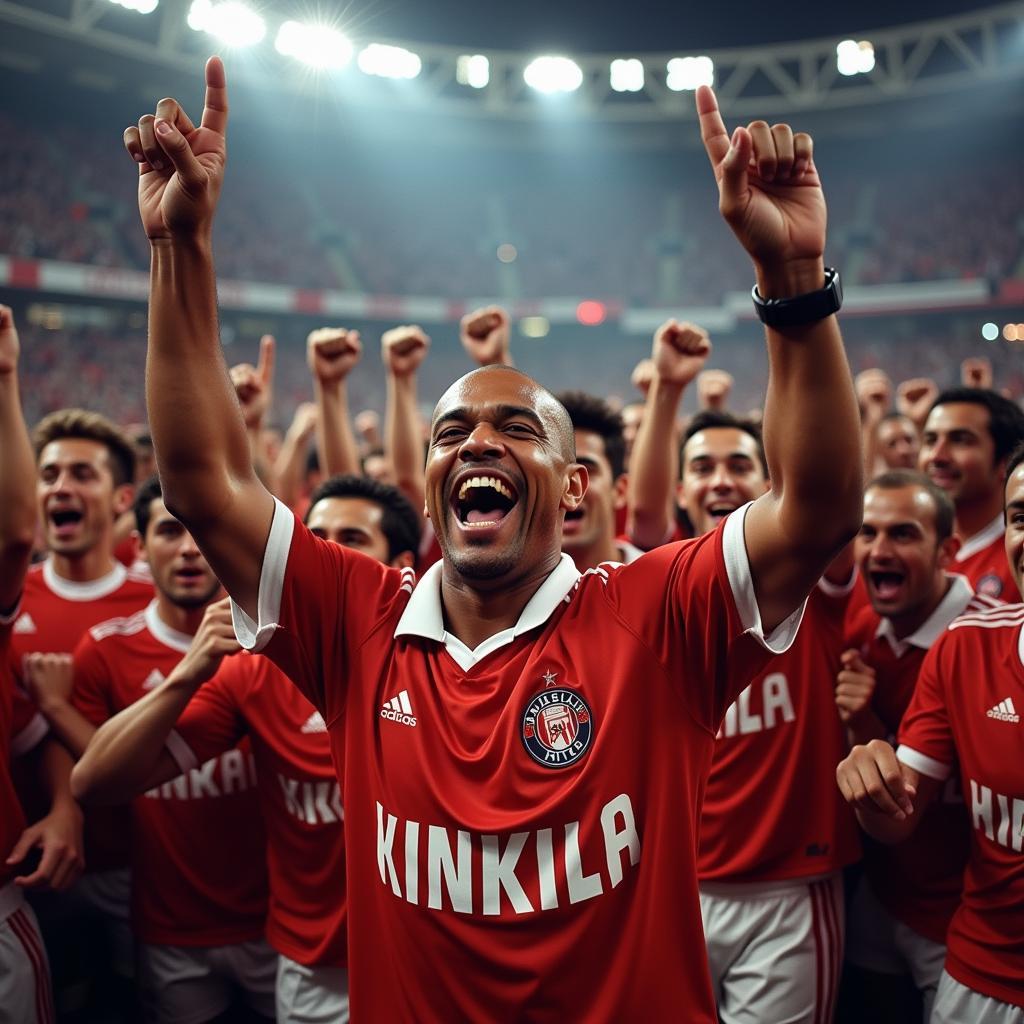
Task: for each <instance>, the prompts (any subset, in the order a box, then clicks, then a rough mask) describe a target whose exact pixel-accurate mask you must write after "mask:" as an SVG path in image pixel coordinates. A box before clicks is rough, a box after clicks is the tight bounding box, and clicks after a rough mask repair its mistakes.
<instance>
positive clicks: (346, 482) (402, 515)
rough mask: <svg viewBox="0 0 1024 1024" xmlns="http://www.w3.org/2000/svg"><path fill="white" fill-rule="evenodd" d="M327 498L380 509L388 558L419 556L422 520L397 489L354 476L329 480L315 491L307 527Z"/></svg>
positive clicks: (308, 513) (342, 475) (335, 477)
mask: <svg viewBox="0 0 1024 1024" xmlns="http://www.w3.org/2000/svg"><path fill="white" fill-rule="evenodd" d="M325 498H365V499H366V500H367V501H372V502H374V503H375V504H377V505H379V506H380V508H381V513H382V515H381V520H380V528H381V532H382V533H383V534H384V536H385V537H386V538H387V542H388V558H397V557H398V556H399V555H401V554H404V553H405V552H406V551H411V552H412V554H413V557H415V556H416V553H417V552H418V551H419V546H420V519H419V516H418V515H416V510H415V509H414V508H413V507H412V505H411V503H410V502H409V500H408V499H407V498H406V497H405V495H404V494H402V492H401V491H400V490H399V489H398V488H397V487H392V486H391V485H390V484H382V483H379V482H378V481H377V480H371V479H370V478H369V477H368V476H356V475H355V474H354V473H345V474H340V475H338V476H330V477H328V478H327V479H326V480H324V481H323V482H322V483H321V484H319V485H318V486H317V487H315V488H314V490H313V493H312V494H311V495H310V496H309V509H308V510H307V512H306V519H305V521H306V522H307V523H308V522H309V516H310V513H311V512H312V511H313V509H314V508H315V507H316V505H317V503H318V502H321V501H323V500H324V499H325Z"/></svg>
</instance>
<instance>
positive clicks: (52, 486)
mask: <svg viewBox="0 0 1024 1024" xmlns="http://www.w3.org/2000/svg"><path fill="white" fill-rule="evenodd" d="M36 494H37V497H38V500H39V513H40V516H41V517H42V522H43V527H44V530H45V535H46V546H47V547H48V548H49V550H50V551H52V552H54V553H56V554H59V555H64V556H67V557H70V558H74V557H75V556H76V555H84V554H86V553H87V552H89V551H92V550H93V549H94V548H95V547H96V546H97V545H98V544H102V543H110V537H111V531H112V529H113V525H114V519H115V518H116V517H117V516H118V515H120V514H121V513H122V512H124V511H125V510H126V509H127V508H128V506H129V504H130V502H131V489H130V488H128V487H124V486H122V487H118V486H117V485H116V484H115V482H114V475H113V472H112V468H111V463H110V452H109V451H108V449H107V446H106V445H104V444H102V443H101V442H99V441H92V440H88V439H86V438H62V439H61V440H59V441H51V442H50V443H49V444H48V445H46V446H45V447H44V448H43V449H42V451H41V452H40V453H39V476H38V482H37V484H36Z"/></svg>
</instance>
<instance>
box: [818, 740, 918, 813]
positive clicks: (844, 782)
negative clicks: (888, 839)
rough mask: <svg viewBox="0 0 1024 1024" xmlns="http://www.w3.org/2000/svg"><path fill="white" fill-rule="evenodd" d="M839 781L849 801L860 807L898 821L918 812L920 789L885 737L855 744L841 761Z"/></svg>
mask: <svg viewBox="0 0 1024 1024" xmlns="http://www.w3.org/2000/svg"><path fill="white" fill-rule="evenodd" d="M836 782H837V783H838V784H839V789H840V791H841V792H842V794H843V796H844V797H845V798H846V801H847V803H850V804H853V806H854V807H856V808H857V809H859V810H863V811H867V812H868V813H874V814H884V815H886V816H888V817H890V818H893V819H894V820H896V821H903V820H904V819H905V818H907V817H908V816H909V815H911V814H913V812H914V797H915V796H917V790H916V788H915V787H914V785H913V784H912V783H911V782H910V781H909V780H908V779H907V778H905V777H904V771H903V766H902V765H901V764H900V762H899V760H898V759H897V757H896V751H895V750H893V748H892V745H891V744H889V743H887V742H886V741H885V740H872V741H871V742H870V743H868V744H866V745H864V746H856V747H854V748H853V750H851V751H850V754H849V756H848V757H847V758H846V759H845V760H843V761H840V762H839V767H838V768H836Z"/></svg>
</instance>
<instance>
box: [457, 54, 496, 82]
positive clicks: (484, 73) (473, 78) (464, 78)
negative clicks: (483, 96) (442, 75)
mask: <svg viewBox="0 0 1024 1024" xmlns="http://www.w3.org/2000/svg"><path fill="white" fill-rule="evenodd" d="M490 80H491V62H490V61H489V60H488V59H487V58H486V57H485V56H484V55H483V54H482V53H474V54H468V53H464V54H463V55H462V56H461V57H459V59H458V60H457V61H456V62H455V81H456V82H458V83H459V85H468V86H469V87H470V88H471V89H486V88H487V83H488V82H489V81H490Z"/></svg>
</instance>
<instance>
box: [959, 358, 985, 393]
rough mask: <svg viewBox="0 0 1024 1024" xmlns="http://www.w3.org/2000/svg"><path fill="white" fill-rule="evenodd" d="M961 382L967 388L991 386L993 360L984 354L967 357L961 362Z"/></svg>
mask: <svg viewBox="0 0 1024 1024" xmlns="http://www.w3.org/2000/svg"><path fill="white" fill-rule="evenodd" d="M960 383H961V384H963V386H964V387H967V388H991V387H992V362H991V360H989V359H986V358H985V357H984V356H977V357H974V358H971V359H965V360H964V361H963V362H962V363H961V364H960Z"/></svg>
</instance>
